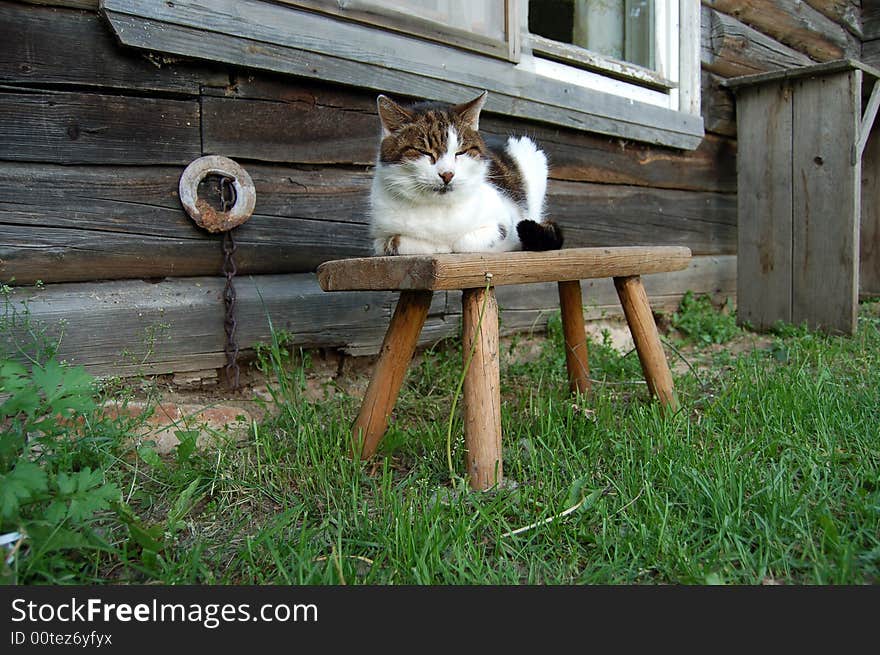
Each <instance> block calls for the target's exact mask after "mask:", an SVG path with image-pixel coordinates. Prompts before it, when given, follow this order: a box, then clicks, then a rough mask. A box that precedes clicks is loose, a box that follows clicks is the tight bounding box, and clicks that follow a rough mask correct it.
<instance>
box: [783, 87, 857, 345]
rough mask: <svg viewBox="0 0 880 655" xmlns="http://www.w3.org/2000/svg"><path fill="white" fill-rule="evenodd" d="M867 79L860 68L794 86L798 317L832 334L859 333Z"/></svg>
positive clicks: (795, 296)
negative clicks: (861, 148) (860, 149)
mask: <svg viewBox="0 0 880 655" xmlns="http://www.w3.org/2000/svg"><path fill="white" fill-rule="evenodd" d="M861 77H862V71H860V70H854V71H850V72H848V73H840V74H835V75H826V76H822V77H818V78H814V79H799V80H796V81H795V82H793V91H794V95H793V101H794V105H793V115H794V119H793V124H794V138H793V144H794V145H793V153H792V168H793V171H794V172H793V188H792V197H793V199H794V206H793V216H794V227H793V234H792V242H793V246H792V278H793V279H792V316H791V320H792V322H793V323H795V324H800V323H801V322H804V321H806V323H807V324H808V325H809V326H810V327H812V328H817V329H822V330H826V331H829V332H832V333H843V334H853V333H854V332H855V329H856V314H857V311H858V238H859V234H858V231H859V219H858V217H859V206H860V203H861V194H860V190H859V188H860V187H859V185H860V175H861V164H860V162H858V161H856V162H855V163H853V148H854V147H855V144H856V141H857V137H858V124H859V118H860V116H861Z"/></svg>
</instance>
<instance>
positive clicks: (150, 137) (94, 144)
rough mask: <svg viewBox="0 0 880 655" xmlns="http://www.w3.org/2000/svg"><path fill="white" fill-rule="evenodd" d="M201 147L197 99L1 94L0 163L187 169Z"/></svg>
mask: <svg viewBox="0 0 880 655" xmlns="http://www.w3.org/2000/svg"><path fill="white" fill-rule="evenodd" d="M201 146H202V143H201V135H200V133H199V105H198V102H197V101H195V100H186V101H185V100H169V99H166V98H140V97H130V96H119V95H101V94H87V93H60V92H34V93H10V92H3V90H2V89H0V159H5V160H8V161H36V162H53V163H59V164H80V163H86V164H88V163H100V164H128V165H130V164H187V163H189V162H190V161H191V160H193V159H195V158H196V157H198V156H199V155H200V154H201Z"/></svg>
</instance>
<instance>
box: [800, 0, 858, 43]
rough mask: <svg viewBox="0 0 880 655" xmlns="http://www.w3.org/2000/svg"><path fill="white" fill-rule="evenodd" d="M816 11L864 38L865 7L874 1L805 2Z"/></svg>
mask: <svg viewBox="0 0 880 655" xmlns="http://www.w3.org/2000/svg"><path fill="white" fill-rule="evenodd" d="M805 1H806V3H807V4H808V5H810V6H811V7H812V8H813V9H815V10H816V11H818V12H820V13H822V14H823V15H825V16H827V17H828V18H830V19H831V20H833V21H834V22H835V23H837V24H838V25H842V26H843V27H845V28H846V29H848V30H849V32H850V34H852V35H854V36H855V37H857V38H859V39H861V38H864V32H863V30H862V11H864V10H863V6H865V5H868V4H870V3H871V2H872V1H873V0H805Z"/></svg>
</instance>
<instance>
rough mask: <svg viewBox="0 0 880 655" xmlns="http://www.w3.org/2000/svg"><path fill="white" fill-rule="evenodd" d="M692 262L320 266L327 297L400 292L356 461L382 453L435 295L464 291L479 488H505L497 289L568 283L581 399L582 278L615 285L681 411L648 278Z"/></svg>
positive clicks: (565, 296)
mask: <svg viewBox="0 0 880 655" xmlns="http://www.w3.org/2000/svg"><path fill="white" fill-rule="evenodd" d="M690 258H691V252H690V250H689V249H688V248H682V247H670V246H666V247H662V246H661V247H648V246H640V247H622V248H571V249H564V250H555V251H550V252H513V253H503V254H491V255H490V254H452V255H412V256H400V257H366V258H357V259H348V260H345V259H342V260H334V261H329V262H325V263H323V264H321V266H319V267H318V282H319V283H320V285H321V288H322V289H324V291H369V292H376V291H382V290H394V291H400V292H401V294H400V301H399V302H398V304H397V309H396V310H395V312H394V316H393V317H392V319H391V324H390V325H389V327H388V331H387V332H386V334H385V339H384V341H383V343H382V348H381V350H380V352H379V359H378V361H377V363H376V368H375V370H374V372H373V377H372V379H371V380H370V384H369V387H368V388H367V393H366V395H365V396H364V401H363V404H362V406H361V410H360V413H359V414H358V417H357V419H356V420H355V422H354V426H353V427H352V449H353V451H354V453H355V454H356V455H359V456H360V457H361V458H363V459H367V458H369V457H371V456H372V455H373V454H374V453H375V452H376V448H377V447H378V445H379V442H380V441H381V439H382V436H383V435H384V433H385V430H386V428H387V426H388V417H389V416H390V414H391V411H392V410H393V408H394V403H395V401H396V400H397V395H398V393H399V391H400V388H401V386H402V385H403V379H404V374H405V372H406V367H407V365H408V364H409V361H410V359H411V358H412V355H413V352H414V351H415V347H416V344H417V342H418V337H419V333H420V332H421V330H422V326H423V325H424V324H425V320H426V318H427V316H428V311H429V308H430V306H431V296H432V294H433V293H434V292H435V291H448V290H453V289H460V290H461V291H462V350H463V352H464V356H465V364H466V366H467V370H466V372H465V380H464V399H463V407H464V410H463V411H464V426H465V428H464V429H465V444H466V446H467V452H468V455H467V470H468V476H469V480H470V485H471V487H472V488H474V489H489V488H491V487H493V486H495V485H497V484H500V482H501V480H502V476H503V462H502V458H501V383H500V379H499V378H500V373H499V353H498V301H497V299H496V297H495V287H497V286H512V285H520V284H530V283H539V282H556V283H558V284H559V287H558V288H559V298H560V303H561V305H562V308H563V311H562V321H563V331H564V333H565V343H566V363H567V368H568V374H569V382H570V385H571V388H572V390H573V391H575V392H586V391H588V390H589V375H588V364H587V342H586V333H585V331H584V316H583V308H582V305H581V288H580V284H581V283H580V280H582V279H592V278H607V277H612V278H614V286H615V288H616V290H617V295H618V297H619V299H620V304H621V306H622V307H623V311H624V315H625V317H626V320H627V323H628V324H629V327H630V331H631V333H632V337H633V341H634V343H635V346H636V350H637V351H638V354H639V361H640V362H641V364H642V371H643V372H644V374H645V379H646V381H647V383H648V388H649V389H650V390H651V392H652V393H653V394H654V395H655V396H656V397H657V399H658V400H659V401H660V403H661V404H662V406H663V407H664V408H669V409H672V410H675V409H676V408H677V406H678V405H677V401H676V398H675V393H674V390H673V386H672V375H671V374H670V372H669V365H668V364H667V362H666V356H665V355H664V353H663V347H662V345H661V343H660V336H659V334H658V332H657V325H656V324H655V322H654V316H653V314H652V312H651V307H650V305H649V303H648V296H647V294H646V293H645V288H644V286H643V284H642V279H641V275H642V274H647V273H658V272H662V271H678V270H682V269H684V268H686V267H687V266H688V263H689V261H690ZM569 353H571V355H572V356H570V357H569Z"/></svg>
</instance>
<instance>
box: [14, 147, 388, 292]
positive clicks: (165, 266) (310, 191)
mask: <svg viewBox="0 0 880 655" xmlns="http://www.w3.org/2000/svg"><path fill="white" fill-rule="evenodd" d="M246 167H247V170H248V171H249V172H250V174H251V176H252V177H253V179H254V183H255V185H256V188H257V207H256V213H255V214H254V216H253V217H252V218H251V220H250V221H248V222H247V223H246V224H245V225H243V226H241V227H240V228H238V229H237V230H236V240H237V242H238V246H239V250H238V253H237V261H238V270H239V272H240V273H242V274H251V273H281V272H305V271H312V270H314V269H315V267H316V266H317V265H318V264H320V263H321V262H322V261H326V260H328V259H337V258H339V257H341V256H352V257H353V256H365V255H368V254H369V253H370V252H371V242H370V239H369V235H368V234H367V226H366V224H365V223H366V216H365V215H364V212H365V208H366V206H367V193H368V188H369V181H370V176H369V174H368V173H366V172H364V171H356V170H343V169H336V168H334V169H330V170H307V169H303V168H295V167H286V166H285V167H281V166H260V165H255V164H250V163H248V164H246ZM182 170H183V168H182V167H174V166H162V167H156V166H146V167H132V166H57V165H46V164H29V163H0V198H2V202H0V279H3V280H9V279H11V278H15V279H16V281H17V282H18V283H19V284H29V283H33V282H34V281H36V280H42V281H43V282H47V283H48V282H65V281H79V280H96V279H125V278H138V277H165V276H172V275H175V276H193V275H211V274H214V273H216V272H217V271H219V270H220V265H221V254H220V246H219V242H218V240H217V239H216V238H214V237H212V236H211V235H209V234H207V233H205V232H203V231H201V230H199V229H197V228H196V227H195V225H194V224H193V223H192V221H191V220H190V219H189V217H188V216H186V214H185V213H184V212H183V209H182V208H181V206H180V201H179V200H178V198H177V181H178V178H179V176H180V173H181V172H182Z"/></svg>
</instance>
